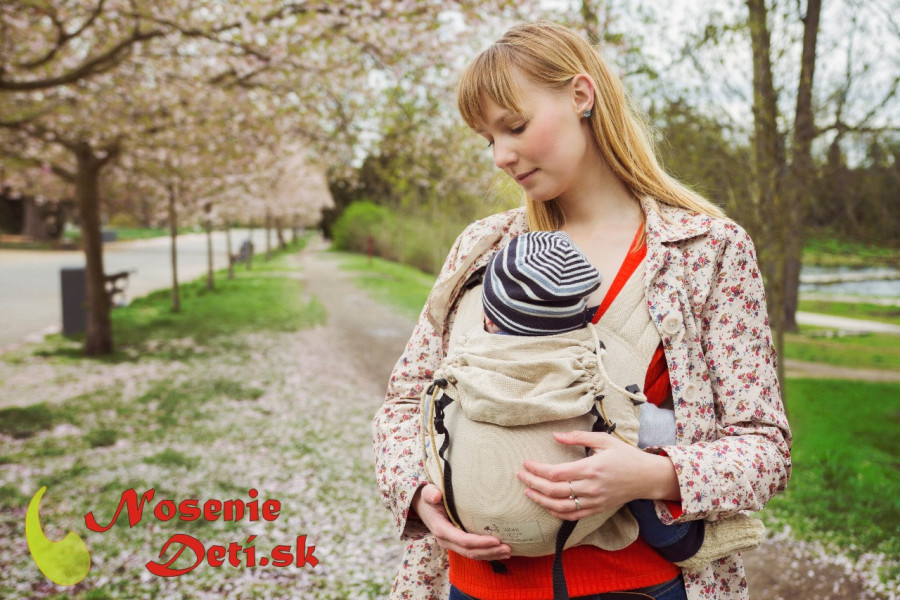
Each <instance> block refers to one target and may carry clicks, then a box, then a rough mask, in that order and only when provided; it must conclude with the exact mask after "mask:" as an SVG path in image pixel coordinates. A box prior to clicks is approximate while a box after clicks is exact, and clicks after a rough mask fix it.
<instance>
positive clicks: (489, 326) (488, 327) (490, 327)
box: [484, 315, 500, 333]
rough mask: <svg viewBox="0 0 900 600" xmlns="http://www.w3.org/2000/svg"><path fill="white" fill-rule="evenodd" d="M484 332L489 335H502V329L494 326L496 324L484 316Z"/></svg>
mask: <svg viewBox="0 0 900 600" xmlns="http://www.w3.org/2000/svg"><path fill="white" fill-rule="evenodd" d="M484 330H485V331H487V332H488V333H500V328H499V327H497V326H496V325H494V322H493V321H491V320H490V319H488V318H487V315H484Z"/></svg>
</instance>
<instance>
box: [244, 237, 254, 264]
mask: <svg viewBox="0 0 900 600" xmlns="http://www.w3.org/2000/svg"><path fill="white" fill-rule="evenodd" d="M252 254H253V242H251V241H250V240H244V243H243V244H241V261H242V262H247V261H248V260H249V259H250V257H251V256H252Z"/></svg>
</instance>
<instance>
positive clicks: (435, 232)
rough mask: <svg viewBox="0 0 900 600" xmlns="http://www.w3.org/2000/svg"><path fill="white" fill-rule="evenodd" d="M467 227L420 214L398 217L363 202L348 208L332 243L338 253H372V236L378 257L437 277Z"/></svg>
mask: <svg viewBox="0 0 900 600" xmlns="http://www.w3.org/2000/svg"><path fill="white" fill-rule="evenodd" d="M465 225H466V223H460V224H456V223H454V222H452V221H448V220H447V219H444V218H443V217H442V218H441V219H439V220H438V221H437V222H435V220H434V219H429V218H425V217H423V216H420V215H416V214H408V213H404V214H394V213H393V212H391V210H390V209H388V208H385V207H384V206H380V205H378V204H375V203H374V202H369V201H361V202H355V203H353V204H351V205H350V206H348V207H347V209H346V210H345V211H344V212H343V214H342V215H341V216H340V217H339V218H338V219H337V221H335V223H334V226H333V227H332V241H333V243H334V244H333V245H334V248H335V249H336V250H347V251H349V252H357V253H359V254H368V251H369V248H368V240H369V238H370V237H371V238H372V240H373V242H374V249H373V250H374V254H375V256H378V257H381V258H384V259H387V260H392V261H396V262H401V263H403V264H406V265H409V266H412V267H415V268H417V269H419V270H421V271H424V272H426V273H431V274H436V273H437V272H438V271H440V268H441V265H442V264H443V263H444V258H445V257H446V256H447V252H448V251H449V250H450V246H452V245H453V240H454V239H455V237H456V235H457V234H458V233H459V232H460V231H462V229H463V227H464V226H465Z"/></svg>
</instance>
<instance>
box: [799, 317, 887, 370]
mask: <svg viewBox="0 0 900 600" xmlns="http://www.w3.org/2000/svg"><path fill="white" fill-rule="evenodd" d="M828 333H829V332H828V331H827V330H822V329H820V328H817V327H805V326H801V327H800V333H789V334H787V335H785V342H784V343H785V355H786V356H787V358H793V359H796V360H802V361H806V362H818V363H825V364H829V365H836V366H841V367H852V368H856V369H887V370H891V371H900V336H897V335H891V334H887V333H868V334H863V335H845V336H841V337H827V334H828Z"/></svg>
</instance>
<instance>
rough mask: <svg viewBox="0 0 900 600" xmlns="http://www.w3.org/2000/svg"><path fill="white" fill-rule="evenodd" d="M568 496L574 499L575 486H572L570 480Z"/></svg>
mask: <svg viewBox="0 0 900 600" xmlns="http://www.w3.org/2000/svg"><path fill="white" fill-rule="evenodd" d="M569 498H571V499H573V500H574V499H575V488H573V487H572V482H571V481H570V482H569Z"/></svg>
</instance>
